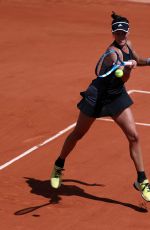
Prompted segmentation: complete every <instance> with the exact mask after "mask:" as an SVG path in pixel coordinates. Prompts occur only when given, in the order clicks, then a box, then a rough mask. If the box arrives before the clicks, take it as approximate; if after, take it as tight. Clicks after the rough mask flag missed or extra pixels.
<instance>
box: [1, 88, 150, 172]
mask: <svg viewBox="0 0 150 230" xmlns="http://www.w3.org/2000/svg"><path fill="white" fill-rule="evenodd" d="M128 93H129V94H131V93H144V94H150V91H143V90H129V91H128ZM98 120H102V121H108V122H113V120H112V119H109V118H99V119H98ZM136 124H137V125H142V126H148V127H149V126H150V124H147V123H140V122H136ZM75 125H76V123H73V124H72V125H69V126H68V127H67V128H65V129H63V130H61V131H60V132H58V133H57V134H55V135H54V136H52V137H50V138H48V139H47V140H45V141H43V142H42V143H40V144H38V145H36V146H33V147H32V148H30V149H28V150H27V151H25V152H23V153H21V154H20V155H19V156H17V157H15V158H13V159H12V160H10V161H8V162H6V163H5V164H3V165H0V170H2V169H4V168H6V167H8V166H9V165H11V164H13V163H14V162H15V161H18V160H19V159H21V158H23V157H25V156H26V155H28V154H30V153H32V152H33V151H35V150H37V149H39V148H40V147H42V146H44V145H46V144H48V143H49V142H51V141H53V140H55V139H56V138H58V137H59V136H61V135H63V134H64V133H66V132H68V131H69V130H70V129H72V128H73V127H75Z"/></svg>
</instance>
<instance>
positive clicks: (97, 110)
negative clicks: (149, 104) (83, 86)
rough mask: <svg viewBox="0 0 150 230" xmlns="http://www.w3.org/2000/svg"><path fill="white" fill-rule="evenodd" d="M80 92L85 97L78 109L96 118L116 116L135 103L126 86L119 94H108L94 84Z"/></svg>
mask: <svg viewBox="0 0 150 230" xmlns="http://www.w3.org/2000/svg"><path fill="white" fill-rule="evenodd" d="M80 94H81V96H82V97H83V98H82V99H81V101H80V102H79V103H78V104H77V107H78V109H79V110H80V111H82V112H83V113H84V114H86V115H87V116H89V117H94V118H99V117H105V116H110V117H113V116H116V115H118V114H120V113H121V112H122V111H123V110H125V109H126V108H128V107H129V106H131V105H132V104H133V101H132V99H131V98H130V96H129V95H128V93H127V91H126V89H125V87H123V88H122V90H121V92H120V93H119V94H115V95H108V94H107V93H106V94H105V93H103V94H101V93H99V91H98V89H97V88H96V87H95V86H94V85H90V86H89V87H88V89H87V90H86V91H85V92H81V93H80Z"/></svg>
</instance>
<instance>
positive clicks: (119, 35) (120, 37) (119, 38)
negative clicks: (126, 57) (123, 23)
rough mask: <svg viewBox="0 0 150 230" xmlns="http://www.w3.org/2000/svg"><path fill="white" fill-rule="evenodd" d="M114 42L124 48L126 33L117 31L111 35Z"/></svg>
mask: <svg viewBox="0 0 150 230" xmlns="http://www.w3.org/2000/svg"><path fill="white" fill-rule="evenodd" d="M113 36H114V38H115V41H116V42H117V43H118V45H120V46H124V45H125V44H126V42H127V39H128V33H126V32H124V31H123V30H117V31H115V32H114V33H113Z"/></svg>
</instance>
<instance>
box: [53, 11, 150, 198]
mask: <svg viewBox="0 0 150 230" xmlns="http://www.w3.org/2000/svg"><path fill="white" fill-rule="evenodd" d="M111 16H112V18H113V20H112V34H113V37H114V41H113V42H112V44H111V45H110V46H109V47H108V48H107V50H106V51H109V50H114V51H115V52H114V53H112V54H110V55H109V56H107V57H106V58H105V59H104V61H103V63H102V66H100V62H98V63H97V65H96V69H95V73H96V75H97V78H95V79H94V80H93V81H92V82H91V84H90V85H89V86H88V88H87V90H86V91H84V92H81V95H82V99H81V101H80V102H79V103H78V104H77V107H78V109H79V110H80V113H79V117H78V120H77V124H76V126H75V128H74V130H73V131H72V132H71V133H70V134H69V135H68V137H67V138H66V140H65V142H64V145H63V148H62V150H61V153H60V155H59V157H58V158H57V160H56V161H55V165H54V168H53V170H52V173H51V186H52V187H53V188H56V189H57V188H59V187H60V185H61V179H62V170H63V168H64V163H65V159H66V157H67V156H68V154H69V153H70V152H71V151H72V149H73V148H74V147H75V145H76V144H77V142H78V141H79V140H80V139H81V138H82V137H83V136H84V135H85V134H86V133H87V131H88V130H89V128H90V127H91V125H92V124H93V122H94V121H95V119H96V118H99V117H104V116H110V117H111V118H112V119H113V120H114V121H115V122H116V124H118V126H119V127H120V128H121V129H122V130H123V132H124V133H125V135H126V137H127V139H128V142H129V151H130V156H131V159H132V160H133V162H134V165H135V168H136V172H137V181H136V182H135V183H134V186H135V188H136V189H137V190H139V191H140V193H141V195H142V197H143V198H144V199H145V200H147V201H150V184H149V181H148V179H147V177H146V174H145V170H144V164H143V159H142V153H141V148H140V142H139V136H138V133H137V130H136V126H135V121H134V118H133V115H132V111H131V109H130V106H131V105H132V104H133V101H132V99H131V98H130V96H129V95H128V93H127V91H126V88H125V85H124V84H125V82H126V81H127V80H128V79H129V78H130V74H131V71H132V69H133V68H135V67H136V66H137V65H138V66H147V65H150V58H145V59H144V58H140V57H139V56H138V55H137V54H136V52H135V51H133V49H132V45H131V42H130V41H129V40H128V33H129V21H128V19H127V18H125V17H122V16H119V15H117V14H115V13H114V12H113V13H112V15H111ZM116 53H117V55H116ZM118 57H119V58H120V59H121V60H122V61H130V62H131V65H130V66H124V67H121V68H122V70H123V72H124V74H123V77H122V78H118V77H115V74H114V72H112V73H111V74H110V75H109V76H108V77H106V78H100V77H98V76H99V75H101V74H103V73H105V72H107V71H108V70H109V69H110V68H111V66H112V65H113V63H114V62H116V60H117V58H118Z"/></svg>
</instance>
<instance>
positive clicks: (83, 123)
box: [51, 112, 95, 188]
mask: <svg viewBox="0 0 150 230" xmlns="http://www.w3.org/2000/svg"><path fill="white" fill-rule="evenodd" d="M94 121H95V118H92V117H88V116H86V115H85V114H84V113H82V112H80V114H79V117H78V120H77V124H76V126H75V128H74V130H73V131H72V132H71V133H70V134H69V135H68V137H67V138H66V140H65V142H64V144H63V147H62V150H61V153H60V155H59V157H58V158H57V160H56V161H55V165H54V168H53V171H52V174H51V185H52V187H53V188H58V187H60V185H61V175H62V170H63V167H64V162H65V159H66V157H67V156H68V155H69V154H70V152H71V151H72V150H73V149H74V147H75V146H76V144H77V142H78V141H79V140H80V139H81V138H82V137H83V136H84V135H85V134H86V133H87V131H88V130H89V128H90V127H91V125H92V124H93V122H94Z"/></svg>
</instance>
